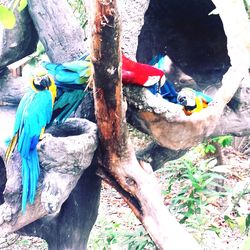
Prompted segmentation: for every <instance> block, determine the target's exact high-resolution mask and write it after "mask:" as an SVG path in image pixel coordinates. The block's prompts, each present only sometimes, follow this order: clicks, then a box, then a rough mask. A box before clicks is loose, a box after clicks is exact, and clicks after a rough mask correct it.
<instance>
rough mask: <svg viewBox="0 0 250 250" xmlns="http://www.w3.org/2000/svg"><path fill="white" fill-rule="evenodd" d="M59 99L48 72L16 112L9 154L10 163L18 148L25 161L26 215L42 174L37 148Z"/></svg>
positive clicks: (33, 84)
mask: <svg viewBox="0 0 250 250" xmlns="http://www.w3.org/2000/svg"><path fill="white" fill-rule="evenodd" d="M55 97H56V86H55V82H54V80H53V78H52V77H51V76H49V75H48V74H47V72H45V71H44V70H43V71H42V72H40V73H39V74H36V75H35V76H34V77H32V79H31V89H30V90H29V91H28V92H27V93H26V94H25V95H24V96H23V98H22V99H21V101H20V103H19V106H18V108H17V112H16V118H15V124H14V131H13V137H12V139H11V140H10V143H9V145H8V148H7V150H6V154H5V160H6V163H7V162H8V160H9V159H10V156H11V154H12V152H13V151H14V149H15V147H16V145H17V151H18V152H19V153H20V155H21V158H22V212H25V210H26V204H27V201H28V202H30V203H31V204H33V203H34V200H35V194H36V188H37V183H38V178H39V173H40V167H39V159H38V153H37V149H36V146H37V144H38V142H39V139H40V138H41V137H42V135H43V133H44V129H45V127H46V125H47V124H49V123H50V120H51V117H52V111H53V105H54V101H55Z"/></svg>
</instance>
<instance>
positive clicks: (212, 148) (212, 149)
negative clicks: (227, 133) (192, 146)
mask: <svg viewBox="0 0 250 250" xmlns="http://www.w3.org/2000/svg"><path fill="white" fill-rule="evenodd" d="M215 152H216V147H215V146H213V145H212V144H208V145H207V146H206V147H205V153H206V154H207V153H212V154H214V153H215Z"/></svg>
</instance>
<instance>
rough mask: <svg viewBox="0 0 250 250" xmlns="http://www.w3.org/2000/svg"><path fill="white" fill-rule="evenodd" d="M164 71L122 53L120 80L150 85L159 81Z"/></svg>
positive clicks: (126, 82)
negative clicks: (133, 59)
mask: <svg viewBox="0 0 250 250" xmlns="http://www.w3.org/2000/svg"><path fill="white" fill-rule="evenodd" d="M163 76H164V72H163V71H162V70H160V69H157V68H155V67H153V66H150V65H148V64H143V63H138V62H135V61H132V60H130V59H128V58H127V57H126V56H124V55H122V82H123V83H125V84H136V85H141V86H152V85H154V84H156V83H158V82H159V81H161V79H162V77H163Z"/></svg>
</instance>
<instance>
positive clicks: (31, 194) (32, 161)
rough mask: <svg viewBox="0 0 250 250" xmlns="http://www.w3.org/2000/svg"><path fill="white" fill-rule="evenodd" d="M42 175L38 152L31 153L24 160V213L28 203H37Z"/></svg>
mask: <svg viewBox="0 0 250 250" xmlns="http://www.w3.org/2000/svg"><path fill="white" fill-rule="evenodd" d="M39 174H40V167H39V159H38V154H37V150H36V149H34V150H32V151H31V152H30V157H29V158H28V159H26V158H22V185H23V193H22V212H23V213H24V212H25V210H26V205H27V201H28V202H30V203H31V204H33V203H34V201H35V195H36V188H37V182H38V177H39Z"/></svg>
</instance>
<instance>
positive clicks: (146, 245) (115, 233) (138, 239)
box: [88, 216, 155, 250]
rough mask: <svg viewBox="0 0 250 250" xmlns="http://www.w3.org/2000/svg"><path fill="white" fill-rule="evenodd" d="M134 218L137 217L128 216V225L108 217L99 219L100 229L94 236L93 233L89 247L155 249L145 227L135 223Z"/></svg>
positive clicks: (130, 249) (131, 249)
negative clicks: (109, 219) (110, 219)
mask: <svg viewBox="0 0 250 250" xmlns="http://www.w3.org/2000/svg"><path fill="white" fill-rule="evenodd" d="M133 218H135V217H134V216H133V217H132V220H131V217H130V216H128V220H127V221H128V223H127V225H126V227H125V225H123V224H121V223H117V222H113V221H108V219H106V218H101V219H98V221H97V225H98V227H99V230H98V232H97V234H95V235H94V237H93V236H92V235H91V237H90V242H89V246H88V249H102V250H107V249H128V250H142V249H155V244H154V242H153V241H152V240H151V239H150V237H149V236H148V233H147V232H146V231H145V230H144V228H143V227H142V226H141V225H136V226H135V225H133V224H134V223H135V222H134V220H133ZM135 227H136V229H135ZM124 247H126V248H124Z"/></svg>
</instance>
